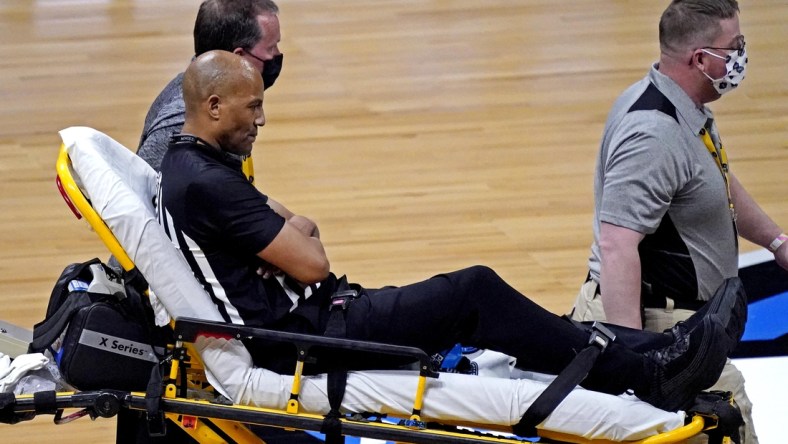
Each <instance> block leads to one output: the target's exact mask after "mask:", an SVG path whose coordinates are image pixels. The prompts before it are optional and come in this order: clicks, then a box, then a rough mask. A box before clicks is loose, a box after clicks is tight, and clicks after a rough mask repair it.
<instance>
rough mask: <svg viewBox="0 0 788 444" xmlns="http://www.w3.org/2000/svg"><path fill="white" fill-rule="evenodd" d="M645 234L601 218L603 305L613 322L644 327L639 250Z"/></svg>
mask: <svg viewBox="0 0 788 444" xmlns="http://www.w3.org/2000/svg"><path fill="white" fill-rule="evenodd" d="M643 237H644V235H643V234H642V233H639V232H637V231H634V230H630V229H628V228H624V227H619V226H616V225H612V224H609V223H605V222H602V224H601V227H600V235H599V249H600V254H601V257H600V260H601V264H600V265H601V269H600V274H601V280H600V282H599V286H600V294H601V296H602V307H603V308H604V310H605V317H606V318H607V321H608V322H610V323H611V324H617V325H623V326H626V327H631V328H637V329H641V328H643V322H642V320H641V318H640V253H639V252H638V245H639V244H640V241H642V240H643Z"/></svg>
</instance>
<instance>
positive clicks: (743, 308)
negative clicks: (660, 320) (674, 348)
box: [665, 277, 747, 353]
mask: <svg viewBox="0 0 788 444" xmlns="http://www.w3.org/2000/svg"><path fill="white" fill-rule="evenodd" d="M707 315H715V316H716V317H717V318H719V320H720V322H721V323H722V325H723V326H724V327H725V337H726V338H728V353H731V352H732V351H733V350H734V349H735V348H736V346H737V345H738V344H739V340H740V339H741V337H742V335H743V334H744V325H745V324H746V323H747V295H746V294H745V292H744V285H743V284H742V282H741V279H739V278H738V277H732V278H728V279H726V280H725V281H724V282H723V283H722V285H720V286H719V288H717V291H716V292H715V293H714V296H712V298H711V299H709V301H708V302H707V303H706V304H705V305H703V307H701V308H700V309H699V310H698V311H696V312H695V313H694V314H693V315H692V316H690V317H689V318H687V319H686V320H685V321H683V322H679V323H678V324H676V325H675V326H674V327H673V328H672V329H671V330H665V332H666V333H667V332H668V331H670V332H671V333H672V334H673V336H674V337H677V336H678V335H680V334H686V332H688V331H690V330H692V329H694V328H695V327H696V326H697V325H698V324H699V323H700V322H701V320H702V319H703V318H705V317H706V316H707ZM678 330H683V332H679V331H678Z"/></svg>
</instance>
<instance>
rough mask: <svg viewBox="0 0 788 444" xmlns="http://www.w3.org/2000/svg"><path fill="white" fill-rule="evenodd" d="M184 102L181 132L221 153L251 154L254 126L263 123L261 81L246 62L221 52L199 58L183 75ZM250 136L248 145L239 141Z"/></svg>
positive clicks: (255, 128)
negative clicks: (209, 143) (210, 144)
mask: <svg viewBox="0 0 788 444" xmlns="http://www.w3.org/2000/svg"><path fill="white" fill-rule="evenodd" d="M183 101H184V103H185V107H186V122H185V123H184V126H183V132H184V133H189V134H193V135H196V136H199V137H201V138H203V139H205V140H207V141H209V142H211V143H215V144H216V147H217V148H220V149H222V150H224V151H228V152H232V153H235V154H243V155H248V154H249V152H251V142H254V136H256V135H257V127H258V126H262V125H263V124H264V123H265V120H264V117H263V110H262V104H263V80H262V78H261V77H260V73H259V72H258V71H257V70H256V69H255V68H254V66H253V65H252V64H251V63H250V62H249V61H247V60H246V59H244V58H242V57H241V56H239V55H237V54H234V53H231V52H227V51H220V50H216V51H209V52H206V53H205V54H202V55H200V56H199V57H197V58H196V59H194V61H193V62H192V63H191V64H190V65H189V67H188V68H187V69H186V72H185V73H184V74H183ZM250 128H251V129H250ZM250 134H253V136H252V138H251V139H252V140H251V142H249V143H246V142H245V141H240V142H239V140H240V139H244V138H247V137H249V135H250ZM237 143H241V145H243V146H238V145H237ZM247 145H248V146H247Z"/></svg>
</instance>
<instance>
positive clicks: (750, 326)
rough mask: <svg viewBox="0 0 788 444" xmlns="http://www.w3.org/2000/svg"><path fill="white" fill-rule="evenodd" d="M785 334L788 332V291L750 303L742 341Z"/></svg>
mask: <svg viewBox="0 0 788 444" xmlns="http://www.w3.org/2000/svg"><path fill="white" fill-rule="evenodd" d="M785 334H788V292H785V293H779V294H776V295H774V296H770V297H768V298H766V299H761V300H759V301H756V302H753V303H751V304H750V305H749V307H748V315H747V325H746V327H745V328H744V336H743V337H742V341H768V340H772V339H777V338H779V337H780V336H783V335H785Z"/></svg>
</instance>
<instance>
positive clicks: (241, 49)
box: [233, 47, 244, 55]
mask: <svg viewBox="0 0 788 444" xmlns="http://www.w3.org/2000/svg"><path fill="white" fill-rule="evenodd" d="M243 52H244V49H243V48H241V47H238V48H235V49H233V54H237V55H243Z"/></svg>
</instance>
